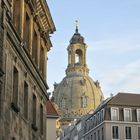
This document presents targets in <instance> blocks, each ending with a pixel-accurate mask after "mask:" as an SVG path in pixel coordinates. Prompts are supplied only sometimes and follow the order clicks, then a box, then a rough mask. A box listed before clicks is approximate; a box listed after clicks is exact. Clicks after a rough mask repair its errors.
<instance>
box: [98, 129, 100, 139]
mask: <svg viewBox="0 0 140 140" xmlns="http://www.w3.org/2000/svg"><path fill="white" fill-rule="evenodd" d="M98 140H100V130H98Z"/></svg>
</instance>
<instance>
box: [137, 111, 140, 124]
mask: <svg viewBox="0 0 140 140" xmlns="http://www.w3.org/2000/svg"><path fill="white" fill-rule="evenodd" d="M137 121H138V122H140V109H137Z"/></svg>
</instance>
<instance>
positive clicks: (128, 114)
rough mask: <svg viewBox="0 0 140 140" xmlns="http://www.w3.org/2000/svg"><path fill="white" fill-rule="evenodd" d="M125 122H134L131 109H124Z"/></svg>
mask: <svg viewBox="0 0 140 140" xmlns="http://www.w3.org/2000/svg"><path fill="white" fill-rule="evenodd" d="M124 121H126V122H130V121H132V111H131V108H124Z"/></svg>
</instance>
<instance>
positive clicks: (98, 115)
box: [97, 112, 100, 124]
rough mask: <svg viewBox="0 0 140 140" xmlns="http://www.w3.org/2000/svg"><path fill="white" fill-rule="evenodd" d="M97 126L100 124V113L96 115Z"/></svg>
mask: <svg viewBox="0 0 140 140" xmlns="http://www.w3.org/2000/svg"><path fill="white" fill-rule="evenodd" d="M97 119H98V124H99V123H100V112H98V114H97Z"/></svg>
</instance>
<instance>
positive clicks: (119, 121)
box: [83, 93, 140, 140]
mask: <svg viewBox="0 0 140 140" xmlns="http://www.w3.org/2000/svg"><path fill="white" fill-rule="evenodd" d="M83 139H84V140H140V94H128V93H118V94H117V95H116V96H114V97H111V98H108V99H107V100H105V101H103V102H102V104H101V105H100V106H99V107H98V108H97V109H96V110H95V112H94V113H93V114H92V115H91V116H90V117H89V118H88V119H87V120H86V123H85V133H84V135H83Z"/></svg>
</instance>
